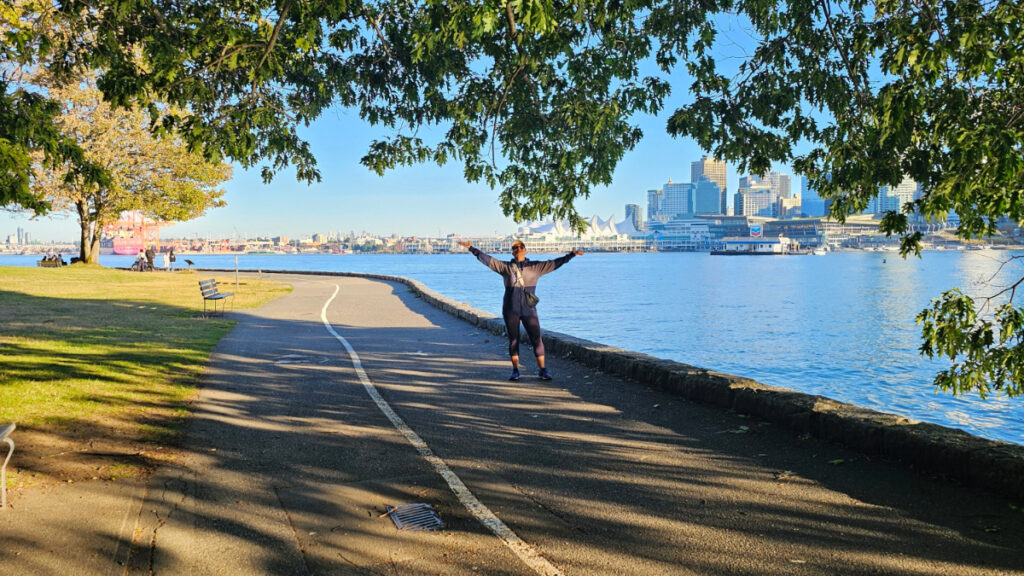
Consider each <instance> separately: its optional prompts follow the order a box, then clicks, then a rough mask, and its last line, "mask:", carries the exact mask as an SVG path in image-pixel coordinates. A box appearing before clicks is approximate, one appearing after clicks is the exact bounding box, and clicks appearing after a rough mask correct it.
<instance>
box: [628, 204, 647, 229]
mask: <svg viewBox="0 0 1024 576" xmlns="http://www.w3.org/2000/svg"><path fill="white" fill-rule="evenodd" d="M626 220H629V221H630V222H632V223H633V228H636V229H637V230H643V228H644V216H643V212H641V208H640V205H639V204H626Z"/></svg>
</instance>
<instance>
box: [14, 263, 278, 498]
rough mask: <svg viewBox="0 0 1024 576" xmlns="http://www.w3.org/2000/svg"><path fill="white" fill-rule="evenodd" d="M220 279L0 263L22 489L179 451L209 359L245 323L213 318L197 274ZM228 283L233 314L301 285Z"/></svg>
mask: <svg viewBox="0 0 1024 576" xmlns="http://www.w3.org/2000/svg"><path fill="white" fill-rule="evenodd" d="M209 277H216V276H214V275H213V274H210V273H202V272H200V273H195V272H192V273H189V272H174V273H170V272H153V273H138V272H126V271H120V270H111V269H107V268H101V267H97V266H70V267H65V268H15V267H0V424H2V423H5V422H16V423H17V425H18V430H17V431H15V434H14V436H12V438H14V440H15V442H16V443H17V444H18V448H17V458H15V459H14V460H12V462H11V467H10V468H9V469H8V474H9V477H8V482H10V484H11V486H12V487H15V488H17V487H19V486H24V485H31V484H41V483H50V482H52V481H74V480H78V479H83V478H116V477H120V476H136V475H139V474H141V473H144V472H145V471H146V470H148V469H150V468H151V467H152V466H153V465H154V464H157V463H158V462H159V461H162V460H166V459H168V458H173V454H174V450H173V448H174V446H175V443H176V442H177V441H178V440H179V439H180V436H181V432H182V425H183V423H184V421H185V418H186V416H187V415H188V412H189V403H190V402H191V400H192V399H193V398H194V397H195V394H196V386H197V385H198V383H199V378H200V374H201V372H202V369H203V366H204V364H205V363H206V361H207V359H208V358H209V355H210V352H211V350H212V349H213V347H214V345H216V344H217V342H218V341H219V340H220V339H221V338H222V337H223V336H224V335H225V334H227V333H228V331H229V330H230V329H231V327H232V326H233V325H234V322H232V321H231V320H227V319H224V318H202V315H201V312H202V309H203V301H202V298H201V296H200V292H199V286H198V281H199V280H200V279H205V278H209ZM217 280H218V282H219V283H221V285H222V290H224V291H228V292H235V296H234V298H233V300H234V302H233V303H232V302H231V301H230V300H229V301H228V309H229V310H230V309H231V308H232V307H233V308H234V309H239V308H250V307H255V306H259V305H261V304H263V303H265V302H267V301H269V300H272V299H274V298H276V297H278V296H280V295H282V294H285V293H287V292H289V291H290V290H291V288H290V287H289V286H287V285H285V284H281V283H278V282H271V281H267V280H260V279H256V278H240V279H239V284H238V288H237V290H236V288H235V280H234V276H233V275H226V276H220V277H217ZM0 454H6V451H0ZM12 472H13V473H12Z"/></svg>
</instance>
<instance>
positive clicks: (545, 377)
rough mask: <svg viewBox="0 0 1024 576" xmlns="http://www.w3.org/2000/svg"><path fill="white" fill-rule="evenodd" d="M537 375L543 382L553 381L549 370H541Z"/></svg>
mask: <svg viewBox="0 0 1024 576" xmlns="http://www.w3.org/2000/svg"><path fill="white" fill-rule="evenodd" d="M537 375H538V376H540V379H541V380H551V378H552V376H551V372H548V369H547V368H541V369H540V373H539V374H537Z"/></svg>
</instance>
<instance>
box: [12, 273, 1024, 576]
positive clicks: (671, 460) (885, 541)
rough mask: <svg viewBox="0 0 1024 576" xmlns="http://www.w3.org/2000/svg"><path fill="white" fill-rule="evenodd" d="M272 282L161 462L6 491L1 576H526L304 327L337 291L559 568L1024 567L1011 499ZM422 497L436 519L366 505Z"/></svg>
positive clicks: (376, 352)
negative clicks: (166, 463)
mask: <svg viewBox="0 0 1024 576" xmlns="http://www.w3.org/2000/svg"><path fill="white" fill-rule="evenodd" d="M275 279H280V280H283V281H286V282H289V283H291V284H292V285H293V286H294V287H295V289H294V291H293V292H292V293H291V294H289V295H287V296H285V297H283V298H280V299H278V300H275V301H274V302H271V303H269V304H267V305H266V306H264V307H262V308H260V309H258V310H252V311H241V312H233V313H232V315H233V316H234V317H235V318H236V319H237V320H238V321H239V324H238V325H237V326H236V328H235V329H234V330H233V331H232V332H231V333H230V334H229V335H228V337H226V338H225V339H224V340H223V341H221V343H220V344H219V345H218V347H217V349H216V350H215V352H214V355H213V357H212V359H211V362H210V364H209V366H208V369H207V372H206V374H205V377H204V388H203V390H202V392H201V394H200V397H199V399H198V400H197V401H196V403H195V406H194V413H193V416H192V419H191V422H190V425H189V428H188V431H187V440H186V457H185V458H184V459H183V460H182V461H181V462H180V463H179V465H177V466H175V467H166V468H163V469H160V470H158V471H157V472H156V473H155V474H154V475H153V476H152V478H150V480H149V482H148V483H130V482H122V483H106V482H96V483H80V484H76V485H74V486H58V487H54V488H51V489H48V490H45V491H37V492H33V491H30V490H26V491H25V493H23V494H20V495H19V500H20V501H19V502H16V504H17V505H16V506H15V507H14V508H13V509H11V510H7V511H5V512H0V574H157V575H177V574H182V575H184V574H188V575H206V574H211V575H212V574H275V575H277V574H296V575H306V574H353V575H357V574H360V575H361V574H381V575H383V574H402V575H420V574H422V575H428V574H451V575H458V574H509V575H531V574H537V573H538V569H536V568H534V567H531V566H530V565H529V564H527V562H525V561H524V560H523V558H522V554H523V551H522V550H518V551H517V550H516V549H515V548H514V547H511V546H508V545H506V544H505V543H504V542H503V541H502V540H501V539H500V538H498V537H497V536H496V535H495V534H494V533H493V532H492V531H491V529H489V528H488V527H487V526H486V525H485V524H484V523H482V522H481V521H480V520H478V519H477V518H476V517H475V516H474V515H473V514H472V513H471V512H470V510H469V509H467V507H466V506H465V505H464V504H463V502H462V501H460V499H459V498H458V497H456V495H455V493H454V492H453V491H452V490H451V488H450V487H449V483H448V482H447V481H446V479H445V478H442V476H441V475H440V474H439V473H438V472H437V470H436V469H435V467H434V466H433V465H432V464H431V463H429V462H428V461H427V460H426V459H425V458H424V457H423V456H422V454H421V452H420V451H418V450H417V448H415V447H414V446H413V445H412V444H410V442H409V440H408V439H407V438H406V437H405V436H403V435H402V434H401V433H399V431H398V430H396V428H395V427H394V426H393V424H392V422H391V421H389V420H388V418H387V417H386V416H385V415H384V413H383V412H382V411H381V409H380V407H379V406H378V404H377V403H375V402H374V400H373V399H372V398H371V396H370V395H369V394H368V393H367V390H366V388H365V386H364V383H363V382H362V380H361V379H360V377H359V374H358V372H357V370H356V369H355V367H354V364H353V359H352V357H351V356H350V354H349V353H348V352H347V351H346V349H345V348H344V347H343V345H342V344H341V342H340V341H339V340H338V339H337V338H336V337H335V336H334V335H333V334H331V333H330V332H329V331H328V329H327V327H326V326H325V325H324V323H323V321H322V320H321V313H322V310H324V306H325V303H326V302H328V300H329V299H330V298H331V297H332V295H333V294H334V293H335V289H336V287H337V296H336V297H335V299H334V300H333V301H332V302H331V305H330V306H329V307H327V309H326V311H325V313H324V314H325V317H326V319H327V321H328V322H329V323H330V325H331V326H332V328H333V329H334V330H335V331H336V332H337V334H338V335H340V336H341V337H343V338H344V339H345V340H347V341H348V342H349V343H350V345H351V346H352V348H353V349H354V350H355V352H356V354H357V355H358V357H359V359H360V361H361V366H362V369H363V370H364V371H365V375H366V376H367V377H368V379H369V381H370V383H371V384H372V386H373V387H374V389H375V390H377V391H378V392H379V394H380V396H381V397H382V399H383V401H384V402H386V403H387V405H388V406H390V407H391V408H392V409H393V410H394V412H395V414H397V416H398V417H400V418H401V419H402V420H403V421H404V422H405V423H406V424H407V425H408V426H409V428H410V429H411V430H412V431H414V432H415V434H417V435H418V437H419V438H421V439H422V440H423V442H424V443H425V444H426V446H428V447H429V450H430V451H432V453H433V454H435V455H436V456H437V457H438V458H439V459H440V460H441V461H443V463H444V465H446V466H447V467H448V468H449V469H450V470H451V472H453V473H454V474H455V475H457V477H458V478H459V479H460V480H461V481H462V482H463V483H464V484H465V486H466V488H467V489H468V491H470V492H471V493H472V494H473V495H474V496H475V497H476V498H477V499H478V500H479V502H480V503H481V504H482V505H483V506H485V507H487V508H488V509H489V510H490V511H492V512H493V514H494V515H495V516H496V517H497V518H499V519H500V520H501V521H502V522H503V523H504V525H505V526H507V527H508V528H509V529H510V530H511V531H513V532H514V533H515V534H516V535H517V537H518V538H520V539H521V540H522V542H524V543H525V545H526V546H527V547H528V548H529V552H528V553H529V554H532V555H534V556H535V557H537V558H541V559H543V561H544V562H546V563H547V564H548V565H549V566H552V567H554V569H555V570H557V571H558V573H561V574H566V575H575V574H587V575H589V574H600V575H604V574H607V575H662V574H715V575H717V574H723V575H725V574H728V575H732V574H735V575H760V574H792V575H826V574H907V575H932V574H934V575H965V576H966V575H971V576H974V575H988V574H1020V575H1024V512H1022V511H1021V510H1020V509H1018V508H1015V507H1014V506H1015V503H1013V502H1009V501H1006V500H1004V499H1000V498H997V497H994V496H989V495H986V494H984V493H980V492H977V491H973V490H969V489H966V488H962V487H959V486H956V485H954V484H951V483H949V482H947V481H944V480H942V479H939V478H933V477H928V476H924V475H921V474H918V473H916V472H915V471H913V470H908V469H906V468H905V467H903V466H901V465H899V464H895V463H890V462H884V461H878V460H873V459H869V458H868V457H866V456H864V455H862V454H859V453H856V452H850V451H846V450H844V449H843V448H841V447H838V446H835V445H831V444H827V443H823V442H821V441H818V440H815V439H810V438H805V437H797V436H794V435H793V434H792V433H789V432H787V431H784V430H782V429H779V428H777V427H775V426H774V425H771V424H766V423H763V422H759V421H756V420H753V419H749V418H743V417H742V416H740V415H737V414H732V413H727V412H723V411H721V410H718V409H716V408H709V407H706V406H701V405H698V404H694V403H690V402H687V401H683V400H680V399H678V398H675V397H672V396H670V395H668V394H666V393H663V392H660V391H654V390H651V389H648V388H645V387H644V386H643V385H642V384H638V383H634V382H625V381H622V380H620V379H617V378H613V377H609V376H607V375H604V374H601V373H599V372H595V371H593V370H590V369H587V368H585V367H582V366H580V365H577V364H574V363H571V362H568V361H564V360H562V359H559V358H552V357H549V358H548V366H549V368H550V369H551V371H552V372H553V373H554V375H555V380H554V381H551V382H543V381H540V380H538V379H536V378H535V377H534V375H535V374H536V365H535V363H534V361H533V358H532V355H531V353H530V350H529V349H528V348H524V350H523V351H522V352H523V353H522V360H523V374H524V377H523V379H522V380H520V381H519V382H509V381H507V380H505V378H506V376H507V374H508V372H509V364H508V361H507V346H506V344H505V341H504V338H503V337H501V336H496V335H494V334H491V333H488V332H485V331H482V330H480V329H479V328H477V327H475V326H471V325H469V324H466V323H464V322H461V321H459V320H457V319H455V318H453V317H451V316H449V315H447V314H445V313H443V312H441V311H439V310H437V309H435V308H433V307H431V306H429V305H428V304H426V303H425V302H423V301H422V300H420V299H418V298H416V297H415V296H414V295H412V294H411V293H410V292H409V290H408V289H407V288H406V287H405V286H403V285H401V284H391V283H386V282H380V281H371V280H366V279H361V278H336V277H325V276H278V277H276V278H275ZM495 298H496V299H497V298H500V286H496V287H495ZM543 313H544V312H543V310H541V320H542V323H543ZM1022 499H1024V498H1022ZM421 502H422V503H428V504H430V505H432V506H433V507H434V508H435V509H436V510H437V511H438V515H439V517H440V518H441V519H442V521H443V522H444V528H443V529H442V530H439V531H423V532H412V531H405V532H400V531H398V530H396V528H395V526H394V524H393V523H392V522H391V520H390V519H389V518H387V517H381V515H382V514H384V513H385V510H386V506H388V505H399V504H405V503H421ZM1016 504H1020V502H1018V503H1016Z"/></svg>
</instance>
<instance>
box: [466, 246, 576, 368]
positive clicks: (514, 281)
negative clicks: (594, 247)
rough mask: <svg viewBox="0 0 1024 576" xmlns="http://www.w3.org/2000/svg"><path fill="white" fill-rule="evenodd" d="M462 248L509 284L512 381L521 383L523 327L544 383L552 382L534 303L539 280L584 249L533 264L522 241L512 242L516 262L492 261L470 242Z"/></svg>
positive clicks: (505, 310)
mask: <svg viewBox="0 0 1024 576" xmlns="http://www.w3.org/2000/svg"><path fill="white" fill-rule="evenodd" d="M459 246H462V247H464V248H469V251H470V252H472V253H473V255H474V256H476V258H477V260H479V261H480V262H481V263H483V265H484V266H487V267H488V268H490V269H491V270H494V271H495V272H497V273H498V274H501V278H502V280H503V281H504V283H505V296H504V298H502V301H501V315H502V317H503V318H504V319H505V331H506V332H508V354H509V356H510V357H511V358H512V374H511V375H510V376H509V377H508V379H509V380H519V324H520V322H521V323H522V324H523V327H525V328H526V333H527V334H528V335H529V336H530V343H531V344H533V353H534V354H535V355H536V356H537V367H538V368H539V372H538V376H540V378H541V380H551V373H550V372H548V369H547V368H546V367H545V366H544V341H543V340H541V335H540V319H539V318H538V317H537V307H536V304H535V303H531V300H532V299H533V298H534V296H535V292H536V290H537V280H538V279H539V278H540V277H541V276H543V275H545V274H547V273H548V272H554V271H555V270H558V269H559V268H561V267H562V265H563V264H565V263H566V262H568V261H569V260H572V259H573V257H575V256H582V255H583V251H582V250H573V251H572V252H569V253H568V254H566V255H565V256H561V257H559V258H555V259H554V260H542V261H536V262H535V261H533V260H529V259H527V258H526V244H524V243H523V241H522V240H516V241H515V242H513V243H512V260H509V261H508V262H505V261H503V260H498V259H496V258H491V257H490V256H489V255H488V254H486V253H484V252H481V251H480V250H478V249H476V248H474V247H473V246H472V245H470V243H469V242H459Z"/></svg>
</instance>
